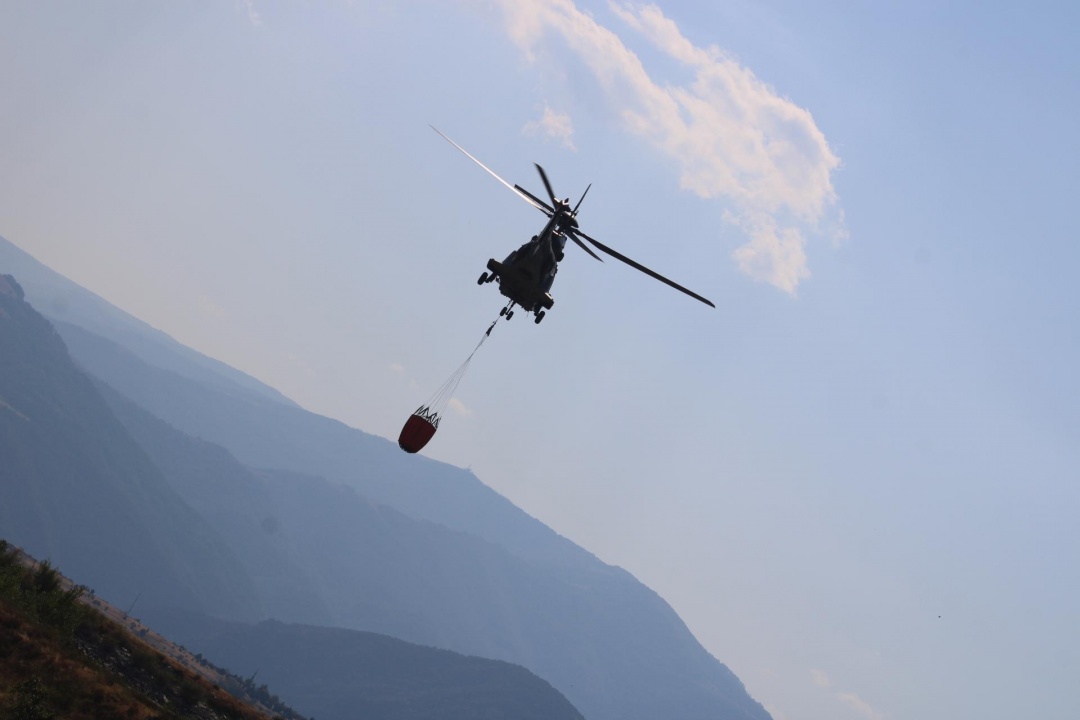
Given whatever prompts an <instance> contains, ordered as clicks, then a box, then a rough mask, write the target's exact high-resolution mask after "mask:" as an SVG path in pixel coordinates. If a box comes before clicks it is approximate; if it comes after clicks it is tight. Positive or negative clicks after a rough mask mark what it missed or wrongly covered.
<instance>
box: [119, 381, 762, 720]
mask: <svg viewBox="0 0 1080 720" xmlns="http://www.w3.org/2000/svg"><path fill="white" fill-rule="evenodd" d="M103 392H104V393H105V395H106V397H107V398H108V399H109V401H110V402H111V403H112V404H113V407H114V409H115V411H116V413H117V415H118V416H119V417H120V419H121V420H122V422H124V424H125V425H126V427H127V428H128V429H129V431H130V432H131V433H132V434H133V436H134V437H136V439H138V440H139V441H140V442H141V443H142V444H143V446H144V447H145V448H147V450H148V452H150V455H151V457H152V458H153V459H154V460H155V462H156V463H157V464H158V466H159V467H161V468H162V469H163V471H164V472H165V475H166V477H167V478H168V479H169V481H170V482H171V483H173V484H174V487H175V488H176V490H177V492H179V493H180V494H181V496H182V497H184V498H185V499H186V500H187V501H188V502H189V503H190V504H191V505H192V506H193V507H196V508H202V509H205V511H206V512H209V513H211V514H210V515H208V517H209V518H211V522H212V523H213V524H214V525H215V527H216V528H217V529H218V530H219V532H220V533H221V534H222V535H223V537H225V538H226V540H227V541H228V542H230V543H231V544H230V547H232V549H233V550H234V551H235V552H236V553H237V555H238V556H239V557H241V558H250V564H249V567H253V566H255V567H257V568H258V569H254V570H252V575H253V577H254V578H255V582H256V584H259V585H260V587H261V588H263V589H264V590H265V592H264V593H263V602H264V605H266V606H267V607H276V608H277V609H278V610H277V612H274V613H273V615H274V616H275V617H278V618H281V619H286V620H292V621H296V620H297V619H299V618H303V617H309V616H310V614H311V610H310V608H311V607H313V606H314V607H319V608H324V612H326V615H325V619H321V620H320V623H321V624H327V623H332V624H337V625H343V626H346V627H351V628H360V629H365V630H372V631H376V632H380V633H386V634H390V635H394V636H396V637H399V638H404V639H406V640H409V641H411V642H416V643H421V644H425V645H436V646H439V647H445V648H453V649H455V650H458V651H460V652H465V653H469V654H474V655H482V656H485V657H490V658H499V659H504V660H510V661H513V662H520V663H525V664H526V665H527V666H528V667H529V668H530V669H532V670H533V671H535V672H537V673H539V674H541V676H543V677H544V678H546V679H548V680H550V681H552V682H554V683H555V684H556V685H557V686H559V687H566V688H573V687H575V686H578V687H582V688H587V685H586V684H585V683H583V682H582V678H586V677H590V676H591V677H593V678H601V677H604V678H606V679H605V680H604V682H605V684H608V685H615V686H616V687H618V689H619V690H618V694H619V696H620V698H621V699H622V700H621V701H622V702H625V703H628V704H633V705H634V706H637V707H640V708H649V707H654V708H655V707H656V705H655V703H654V702H653V700H652V696H653V695H655V693H656V690H657V689H656V687H654V686H653V685H651V684H649V683H640V684H637V686H635V684H634V683H628V682H627V679H628V678H631V677H639V678H645V677H648V676H649V674H650V672H651V669H652V667H653V666H655V664H656V663H657V662H658V660H659V659H660V658H667V661H669V662H671V663H673V664H674V665H675V666H676V667H680V668H682V669H683V672H686V673H687V677H686V678H685V681H686V682H687V683H690V682H691V681H693V683H695V684H696V685H698V686H699V687H702V688H707V687H709V686H710V685H715V684H716V680H717V677H721V678H723V677H727V678H728V680H729V681H731V682H732V687H733V688H739V690H740V692H741V688H740V686H738V682H737V680H735V679H734V678H733V677H729V674H728V673H727V672H726V670H725V669H723V667H722V666H721V665H720V664H719V663H717V662H716V661H715V660H714V659H713V658H711V657H709V656H708V654H707V653H706V652H705V651H704V650H702V649H701V648H700V646H696V643H695V642H694V640H693V638H692V637H691V636H690V634H689V632H688V631H687V630H686V628H685V627H684V626H683V625H682V623H681V622H680V621H679V620H678V618H677V617H676V616H675V615H674V613H672V612H671V610H670V608H668V607H667V606H666V604H665V603H664V602H663V601H662V600H661V599H660V598H659V597H657V596H656V595H655V594H654V593H652V592H651V591H649V590H647V589H646V588H644V586H642V585H641V584H640V583H638V582H637V581H636V580H634V579H633V578H632V577H631V576H630V575H629V574H628V573H626V572H624V571H622V570H619V569H617V568H612V567H609V566H606V565H604V564H602V563H599V562H594V563H592V565H591V566H590V567H588V568H584V567H570V566H565V565H557V564H556V565H542V564H537V563H530V562H527V561H525V560H523V559H522V558H520V557H519V556H517V555H515V554H513V553H510V552H508V551H507V550H506V549H504V548H502V547H500V546H498V545H496V544H493V543H490V542H487V541H484V540H482V539H480V538H477V537H475V536H472V535H469V534H467V533H462V532H457V531H452V530H449V529H447V528H445V527H443V526H440V525H437V524H433V523H428V522H421V521H417V520H415V519H412V518H409V517H407V516H405V515H402V514H401V513H398V512H397V511H395V510H393V509H391V508H389V507H386V506H380V505H375V504H372V503H371V502H369V501H368V500H366V499H365V498H363V497H361V496H359V495H358V494H357V493H356V492H355V490H353V489H352V488H349V487H347V486H344V485H337V484H333V483H330V482H328V481H326V480H323V479H321V478H314V477H307V476H301V475H297V474H294V473H289V472H285V471H266V470H264V471H260V472H258V473H253V472H252V471H249V470H247V469H246V468H244V467H243V466H241V465H239V463H237V462H236V460H235V459H233V458H232V457H231V456H230V455H229V454H228V453H227V452H225V451H224V450H222V449H221V448H218V447H216V446H214V445H212V444H210V443H207V442H206V441H202V440H194V439H192V438H189V437H187V436H185V435H184V434H183V433H180V432H179V431H178V430H176V429H175V428H172V427H171V426H170V425H168V424H166V423H164V422H162V421H160V420H157V419H156V418H153V417H152V416H150V415H149V414H148V413H147V412H146V411H144V410H142V409H141V408H138V407H137V406H135V405H134V404H132V403H131V402H130V401H127V400H126V399H125V398H123V397H122V396H120V395H119V394H118V393H116V392H115V391H114V390H111V389H109V388H103ZM267 528H270V529H272V532H267ZM260 546H264V549H263V550H259V548H260ZM275 557H276V558H285V559H284V560H283V559H279V560H277V561H276V563H275V561H273V560H272V558H275ZM264 573H271V577H272V581H271V582H269V583H267V582H266V580H265V574H264ZM305 583H306V585H305ZM305 586H306V587H307V588H308V590H309V593H314V592H315V591H316V590H317V591H318V593H319V597H318V598H316V599H314V600H310V601H309V602H307V603H302V602H296V601H295V599H294V600H293V601H291V602H287V603H286V602H283V601H282V598H281V597H274V594H275V592H274V589H275V588H278V587H289V588H298V587H305ZM609 605H610V606H609ZM147 612H148V613H150V614H149V615H148V617H149V619H151V621H160V617H158V616H156V615H155V614H154V613H153V611H147ZM321 612H322V611H321ZM166 629H167V630H169V632H170V634H173V633H176V632H178V630H177V629H176V628H171V627H168V626H166ZM643 638H648V639H649V640H648V642H649V645H650V653H641V652H635V648H636V647H638V646H639V645H640V643H642V641H643ZM695 646H696V647H697V650H696V652H697V653H698V655H699V662H698V663H697V669H696V670H695V669H694V664H688V663H687V662H686V658H685V654H686V651H687V649H689V648H694V647H695ZM597 658H603V663H602V665H603V666H602V667H599V668H598V667H594V666H593V665H594V664H595V663H596V660H597ZM215 659H216V656H215ZM721 686H722V683H721ZM565 692H566V694H567V695H568V696H569V697H570V699H571V700H572V701H574V702H575V704H578V705H579V707H581V708H582V709H583V710H587V709H589V707H590V703H593V704H595V702H596V700H595V698H590V697H589V693H588V692H581V691H575V690H572V689H571V690H567V691H565ZM704 695H706V696H711V700H710V702H712V703H715V705H716V707H717V708H720V707H722V706H723V705H724V704H725V702H726V700H725V697H724V693H723V692H720V687H714V689H713V690H712V691H711V692H708V693H704ZM670 700H671V702H676V703H677V705H672V707H674V706H679V705H681V706H682V707H683V708H684V709H685V708H686V707H687V705H688V701H687V699H686V698H674V697H673V698H671V699H670ZM301 707H303V706H302V705H301ZM598 709H601V710H602V708H598ZM658 709H659V708H657V710H658ZM706 716H707V715H702V717H706ZM735 717H738V715H735Z"/></svg>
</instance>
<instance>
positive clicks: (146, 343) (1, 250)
mask: <svg viewBox="0 0 1080 720" xmlns="http://www.w3.org/2000/svg"><path fill="white" fill-rule="evenodd" d="M0 273H10V274H11V275H13V276H14V277H15V278H17V279H18V281H19V284H20V285H21V286H22V288H23V290H24V291H25V293H26V298H27V301H28V302H29V303H30V304H31V305H33V306H34V308H35V309H36V310H37V311H38V312H40V313H41V314H42V315H44V316H46V317H47V318H49V319H50V320H60V321H66V322H70V323H74V324H76V325H78V326H80V327H85V328H87V329H89V330H91V331H93V332H94V333H96V334H98V335H101V336H102V337H106V338H109V339H111V340H114V341H115V342H118V343H120V344H122V345H123V346H124V347H126V348H127V349H128V350H129V351H131V352H133V353H135V355H137V356H138V357H140V358H142V359H143V360H145V361H146V362H148V363H150V364H151V365H154V366H156V367H162V368H166V369H169V370H172V371H173V372H176V373H178V374H180V375H182V376H184V377H188V378H191V379H193V380H198V381H199V382H201V383H205V384H207V385H210V386H212V387H215V388H217V389H218V390H219V391H222V392H227V393H233V394H238V395H250V396H253V397H256V398H262V399H264V400H269V401H272V402H276V403H283V404H286V405H293V402H292V401H291V400H289V399H288V398H286V397H285V396H284V395H282V394H281V393H279V392H278V391H277V390H275V389H274V388H272V387H270V386H268V385H265V384H263V383H261V382H259V381H258V380H256V379H255V378H253V377H251V376H250V375H246V374H244V373H242V372H240V371H238V370H236V369H234V368H232V367H230V366H228V365H226V364H225V363H223V362H220V361H218V360H215V359H213V358H209V357H206V356H205V355H202V354H201V353H198V352H195V351H194V350H192V349H191V348H189V347H186V346H184V345H181V344H180V343H178V342H176V341H175V340H173V339H172V338H171V337H169V336H168V335H166V334H165V333H163V332H161V331H160V330H157V329H155V328H152V327H150V326H149V325H147V324H146V323H144V322H143V321H141V320H139V319H137V318H135V317H132V316H131V315H129V314H128V313H126V312H124V311H123V310H120V309H119V308H117V307H115V306H114V305H111V304H109V303H108V302H106V301H105V300H103V299H102V298H100V297H99V296H97V295H95V294H94V293H92V292H90V291H89V290H87V289H85V288H83V287H81V286H79V285H77V284H75V283H73V282H72V281H70V280H68V279H67V278H66V277H64V276H63V275H60V274H59V273H57V272H55V271H53V270H52V269H50V268H48V267H46V266H45V265H42V264H41V263H40V262H38V261H37V260H36V259H34V258H33V257H32V256H30V255H29V254H27V253H25V252H23V251H22V250H20V249H19V248H18V247H16V246H15V245H13V244H12V243H11V242H9V241H8V240H5V239H4V238H3V237H0Z"/></svg>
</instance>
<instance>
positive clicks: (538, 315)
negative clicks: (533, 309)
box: [533, 310, 547, 325]
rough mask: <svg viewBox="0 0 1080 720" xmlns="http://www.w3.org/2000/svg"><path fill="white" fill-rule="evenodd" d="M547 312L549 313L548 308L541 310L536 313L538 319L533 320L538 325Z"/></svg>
mask: <svg viewBox="0 0 1080 720" xmlns="http://www.w3.org/2000/svg"><path fill="white" fill-rule="evenodd" d="M546 313H547V311H546V310H541V311H540V312H538V313H536V319H535V320H533V322H534V323H536V324H537V325H539V324H540V321H541V320H543V319H544V315H545V314H546Z"/></svg>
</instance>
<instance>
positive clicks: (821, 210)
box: [497, 0, 845, 294]
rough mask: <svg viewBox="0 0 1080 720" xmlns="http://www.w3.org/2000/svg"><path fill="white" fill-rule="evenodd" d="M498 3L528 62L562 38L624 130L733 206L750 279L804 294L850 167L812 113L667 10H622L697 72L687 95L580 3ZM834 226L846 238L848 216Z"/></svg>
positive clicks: (740, 259)
mask: <svg viewBox="0 0 1080 720" xmlns="http://www.w3.org/2000/svg"><path fill="white" fill-rule="evenodd" d="M497 4H498V5H499V6H500V7H501V8H502V11H503V17H504V19H505V23H506V28H507V32H508V33H509V35H510V37H511V39H512V40H513V41H514V42H515V43H516V44H517V45H518V46H519V48H521V50H522V51H523V52H524V54H525V56H526V58H527V59H529V60H534V59H535V58H536V57H537V53H538V51H539V50H540V49H542V48H543V47H544V46H543V42H544V40H545V38H546V37H547V36H548V35H549V34H550V35H555V36H557V37H558V38H559V39H561V40H562V41H563V43H565V46H566V47H568V48H569V49H570V51H571V52H573V53H574V54H576V55H577V56H578V58H579V59H580V60H581V61H582V62H583V63H584V65H585V66H586V67H587V68H588V69H589V70H590V71H591V73H592V75H593V77H594V78H595V80H596V81H597V83H598V84H599V85H600V88H601V90H602V92H603V94H604V95H605V97H606V98H607V99H608V101H609V102H610V103H611V105H612V106H613V107H614V108H615V111H616V113H617V115H618V118H619V121H620V122H621V123H622V125H623V127H624V128H625V129H626V130H627V131H628V132H630V133H631V134H632V135H635V136H637V137H640V138H642V139H644V140H646V141H648V142H649V143H651V144H652V145H653V146H654V147H655V148H657V149H658V150H659V151H661V152H662V153H663V154H664V155H666V156H667V157H669V158H670V159H672V160H673V161H674V162H675V163H676V164H677V166H678V167H679V182H680V185H681V186H682V187H683V188H684V189H686V190H689V191H691V192H693V193H695V194H697V195H698V196H699V197H702V198H706V199H718V200H722V201H724V202H726V203H728V204H729V207H730V208H731V209H730V211H729V212H728V213H727V215H726V217H727V218H728V219H729V221H731V222H733V223H734V224H735V225H737V226H738V227H740V228H741V229H742V230H743V232H744V233H746V234H747V235H748V236H749V241H748V242H747V243H746V244H745V245H743V246H742V247H740V248H738V249H737V250H735V252H734V254H733V257H734V259H735V261H736V263H737V265H738V267H739V269H740V270H741V271H742V272H744V273H746V274H747V275H749V276H750V277H753V278H755V279H757V280H761V281H764V282H768V283H770V284H772V285H774V286H776V287H778V288H780V289H781V290H784V291H786V292H788V293H792V294H794V293H795V290H796V288H797V287H798V285H799V282H800V281H802V280H803V279H805V278H807V277H809V276H810V270H809V266H808V263H807V256H806V251H805V247H806V239H807V235H808V233H817V232H819V231H820V228H821V225H822V223H823V222H825V221H828V220H829V218H827V217H826V216H827V214H828V213H829V212H830V211H832V209H833V208H835V206H836V204H837V197H836V192H835V190H834V188H833V185H832V173H833V171H835V170H836V169H837V168H838V167H839V165H840V159H839V158H838V157H837V156H836V155H835V154H834V153H833V152H832V150H831V149H830V148H829V145H828V143H827V142H826V140H825V136H824V135H823V134H822V132H821V130H819V129H818V127H817V125H816V124H815V123H814V120H813V118H812V117H811V115H810V113H809V112H808V111H806V110H805V109H803V108H800V107H799V106H797V105H796V104H794V103H793V102H791V101H790V100H787V99H785V98H783V97H780V96H779V95H777V94H776V92H775V91H773V90H772V89H771V88H770V87H768V86H767V85H766V84H765V83H763V82H762V81H761V80H759V79H758V78H757V77H756V76H755V75H754V73H753V71H751V70H750V69H749V68H746V67H743V66H742V65H740V64H739V63H738V62H737V61H736V60H734V59H733V58H731V57H730V56H728V55H727V54H725V53H724V52H723V51H722V50H720V49H719V48H717V47H715V46H710V47H707V48H700V47H697V46H695V45H694V44H693V43H691V42H690V41H689V40H688V39H687V38H686V37H684V36H683V35H682V33H681V32H680V30H679V28H678V26H677V25H676V24H675V23H674V22H673V21H672V20H670V19H669V18H667V17H665V16H664V14H663V12H662V11H661V10H660V8H658V7H657V6H655V5H644V6H640V5H624V4H616V3H611V4H610V7H611V9H612V11H613V12H614V14H615V15H616V16H617V17H618V18H620V20H621V21H622V22H623V23H625V25H626V26H627V27H629V28H630V29H632V30H634V31H636V32H638V33H640V34H641V35H642V36H643V37H645V39H647V40H648V41H649V42H650V43H652V44H653V45H654V46H655V47H656V48H657V49H659V50H660V51H661V52H663V53H665V54H666V55H668V56H670V57H671V58H672V59H674V60H675V61H677V62H679V63H681V64H682V65H683V66H684V67H685V68H687V69H688V70H690V71H691V72H693V74H694V77H693V80H692V81H691V82H689V83H687V84H685V85H672V84H663V85H662V84H660V83H659V82H657V81H656V80H655V79H654V78H653V77H652V76H651V75H650V74H649V71H648V70H647V68H646V67H645V66H644V64H643V63H642V61H641V59H640V58H639V57H638V55H637V54H635V53H634V52H632V51H631V50H630V49H629V48H627V46H626V45H625V44H624V43H623V41H622V39H621V38H620V37H619V36H618V35H617V34H616V33H615V32H613V31H612V30H610V29H608V28H606V27H603V26H601V25H600V24H599V23H598V22H597V21H596V20H595V19H594V18H593V17H592V16H591V15H589V14H588V13H586V12H583V11H582V10H580V9H578V7H577V6H576V5H575V4H574V2H573V0H498V2H497ZM548 61H550V60H549V59H545V62H548ZM830 227H831V230H830V235H832V237H833V238H842V237H843V236H844V234H845V232H844V230H843V218H842V215H839V214H838V213H837V214H835V217H834V218H832V219H831V221H830Z"/></svg>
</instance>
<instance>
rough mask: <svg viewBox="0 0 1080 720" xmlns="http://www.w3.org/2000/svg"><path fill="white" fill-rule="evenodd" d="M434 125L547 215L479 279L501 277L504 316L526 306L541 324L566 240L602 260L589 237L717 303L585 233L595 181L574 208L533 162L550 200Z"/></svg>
mask: <svg viewBox="0 0 1080 720" xmlns="http://www.w3.org/2000/svg"><path fill="white" fill-rule="evenodd" d="M431 129H432V130H434V131H435V132H437V133H439V135H441V136H442V138H443V139H444V140H446V141H447V142H448V143H450V144H451V145H453V146H454V147H456V148H457V149H458V150H460V151H461V152H463V153H464V154H465V155H466V156H467V157H468V158H469V159H470V160H472V161H473V162H475V163H476V164H477V165H479V166H480V167H482V168H483V169H484V170H486V171H487V172H488V174H490V175H491V176H492V177H494V178H495V179H496V180H498V181H499V182H501V183H502V184H503V185H505V186H506V187H507V188H509V189H510V190H511V191H512V192H513V193H514V194H516V195H517V196H518V197H520V198H521V199H522V200H524V201H525V202H527V203H529V204H530V205H532V206H533V207H534V208H536V209H537V210H539V211H540V212H542V213H544V214H545V215H547V217H548V221H547V224H546V225H544V228H543V229H542V230H541V231H540V233H539V234H537V235H533V236H532V238H531V239H530V240H529V241H528V242H527V243H525V244H524V245H522V246H521V247H519V248H518V249H517V250H514V251H513V252H512V253H510V254H509V255H507V256H506V259H505V260H503V261H502V262H499V261H497V260H495V259H494V258H492V259H490V260H488V262H487V271H486V272H484V273H482V274H481V275H480V278H479V279H478V280H477V281H476V282H477V284H478V285H484V284H487V283H490V282H495V281H498V283H499V292H500V293H501V294H502V295H503V296H504V297H506V298H507V299H508V300H509V302H508V303H507V304H506V307H504V308H503V309H502V310H501V311H500V312H499V315H500V316H503V317H505V318H506V319H507V320H509V319H510V318H512V317H513V316H514V307H515V306H517V307H521V308H523V309H524V310H525V312H527V313H528V312H531V313H533V315H534V316H535V320H534V322H536V323H537V324H539V323H540V321H541V320H543V319H544V316H545V315H546V314H547V311H548V310H550V309H551V308H552V306H553V305H554V304H555V298H553V297H552V296H551V286H552V284H553V283H554V282H555V274H556V273H557V272H558V270H559V263H560V262H562V259H563V255H564V252H565V249H566V241H567V239H569V240H572V241H573V242H574V243H575V244H576V245H577V246H578V247H580V248H581V249H582V250H584V251H585V252H586V253H588V254H589V255H591V256H592V257H593V258H594V259H596V260H600V261H601V262H603V260H602V258H601V257H600V256H599V255H597V254H596V253H595V252H593V251H592V249H591V248H590V247H589V246H588V245H586V244H585V241H587V242H589V243H590V244H592V245H593V246H594V247H595V248H596V249H598V250H600V251H601V252H603V253H606V254H607V255H609V256H611V257H613V258H615V259H617V260H621V261H622V262H624V263H626V264H627V265H629V266H630V267H632V268H634V269H636V270H640V271H641V272H643V273H645V274H646V275H649V276H651V277H654V278H656V279H657V280H659V281H660V282H662V283H665V284H667V285H670V286H671V287H673V288H675V289H676V290H678V291H680V292H683V293H686V294H687V295H689V296H690V297H692V298H694V299H695V300H698V301H700V302H703V303H705V304H706V305H708V306H709V307H713V308H715V307H716V306H715V305H713V303H712V301H710V300H708V299H706V298H704V297H702V296H701V295H698V294H697V293H696V292H694V291H692V290H688V289H687V288H685V287H683V286H682V285H679V284H678V283H676V282H674V281H672V280H669V279H668V278H666V277H664V276H663V275H661V274H659V273H657V272H656V271H654V270H650V269H649V268H647V267H645V266H644V265H642V264H640V263H638V262H635V261H634V260H631V259H630V258H628V257H626V256H625V255H623V254H621V253H619V252H617V251H616V250H613V249H612V248H610V247H608V246H607V245H604V244H603V243H602V242H600V241H599V240H597V239H595V238H592V237H589V236H588V235H586V234H585V233H583V232H582V231H581V229H580V228H579V227H578V220H577V214H578V210H579V209H580V208H581V203H582V201H583V200H585V196H586V195H588V194H589V190H590V189H591V188H592V184H590V185H589V186H588V187H586V188H585V192H583V193H582V194H581V198H580V199H579V200H578V201H577V204H576V205H574V207H573V208H571V207H570V198H566V199H564V200H560V199H558V198H557V197H555V191H554V190H552V188H551V182H550V181H549V180H548V176H547V173H546V172H544V168H542V167H540V165H539V164H537V163H533V164H534V165H536V170H537V172H538V173H540V179H541V180H542V181H543V183H544V189H545V190H547V194H548V198H549V199H550V200H551V202H550V204H549V203H548V202H546V201H544V200H541V199H540V198H538V197H536V196H535V195H533V194H532V193H530V192H529V191H528V190H526V189H525V188H523V187H521V186H520V185H511V184H510V183H508V182H507V181H505V180H503V179H502V178H501V177H499V176H498V175H497V174H496V173H495V172H494V171H493V170H492V169H491V168H489V167H488V166H487V165H485V164H484V163H482V162H480V161H479V160H477V159H476V158H475V157H473V156H472V154H470V153H469V151H467V150H466V149H465V148H463V147H461V146H460V145H458V144H457V143H456V142H454V141H453V140H451V139H450V138H448V137H446V135H443V133H442V132H441V131H440V130H439V129H438V128H437V127H435V126H434V125H432V126H431Z"/></svg>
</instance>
